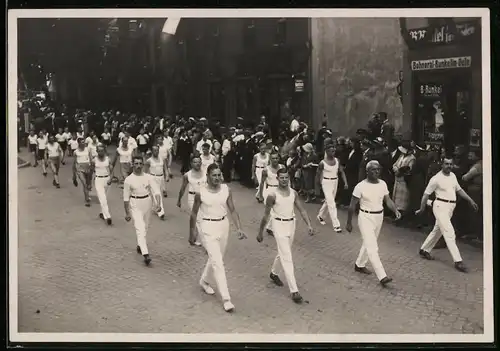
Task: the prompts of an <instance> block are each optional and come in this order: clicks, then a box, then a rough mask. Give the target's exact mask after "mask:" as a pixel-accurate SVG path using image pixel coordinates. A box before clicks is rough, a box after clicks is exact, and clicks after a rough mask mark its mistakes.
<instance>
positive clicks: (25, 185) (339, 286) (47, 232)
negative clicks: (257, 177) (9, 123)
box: [18, 158, 484, 333]
mask: <svg viewBox="0 0 500 351" xmlns="http://www.w3.org/2000/svg"><path fill="white" fill-rule="evenodd" d="M25 159H26V160H28V158H25ZM18 179H19V181H18V185H19V193H18V196H19V256H18V257H19V268H18V271H19V332H75V333H77V332H88V333H97V332H99V333H117V332H120V333H483V327H484V326H483V274H482V273H483V269H482V264H483V260H482V252H481V250H479V249H476V248H473V247H470V246H468V245H464V244H460V243H459V247H460V250H461V253H462V255H463V258H464V262H465V263H466V264H467V266H468V267H469V269H470V272H469V273H468V274H463V273H459V272H457V271H456V270H455V269H454V268H453V262H452V259H451V257H450V254H449V252H448V251H447V250H446V249H445V250H435V251H434V252H433V253H434V255H435V256H436V260H435V261H425V260H422V259H421V258H420V257H419V255H418V250H419V246H420V244H421V243H422V241H423V240H424V236H423V235H422V234H420V233H417V232H412V231H409V230H406V229H400V228H396V227H394V226H392V225H390V224H385V225H384V228H383V229H382V234H381V237H380V240H379V246H380V254H381V258H382V262H383V263H384V265H385V268H386V271H387V273H388V275H389V276H391V277H392V278H393V279H394V282H393V284H392V285H391V287H389V288H387V289H383V288H382V287H381V286H380V285H379V284H378V281H377V279H376V278H375V276H374V275H371V276H364V275H360V274H359V273H356V272H354V261H355V259H356V256H357V254H358V251H359V248H360V245H361V239H360V235H359V231H358V229H357V221H354V222H353V223H354V231H353V233H347V232H346V231H345V230H344V232H343V233H340V234H336V233H334V232H333V230H332V229H331V225H330V223H329V222H328V225H327V226H324V227H323V226H321V225H319V223H318V222H317V221H316V219H315V217H316V213H317V211H318V209H319V205H317V204H314V205H306V207H307V209H308V212H309V215H310V216H311V219H312V220H313V223H314V226H315V228H316V230H317V233H316V235H315V236H312V237H310V236H308V235H307V230H306V227H305V225H304V223H303V221H302V220H301V219H299V220H298V228H297V235H296V237H295V243H294V245H295V246H294V250H293V254H294V263H295V268H296V278H297V282H298V284H299V288H300V291H301V293H302V295H303V297H304V299H305V300H306V303H304V304H303V305H296V304H294V303H293V302H292V301H291V299H290V298H289V294H288V289H287V287H286V285H285V287H281V288H280V287H277V286H275V285H274V284H273V283H272V282H271V281H270V280H269V270H270V266H271V264H272V261H273V259H274V256H275V254H276V251H275V250H276V244H275V241H274V239H273V238H272V237H265V239H264V242H263V243H261V244H259V243H257V241H256V240H255V236H256V234H257V230H258V225H259V223H260V219H261V216H262V214H263V206H262V205H259V204H257V202H256V201H255V199H254V191H251V190H248V189H244V188H242V187H241V186H240V185H239V184H236V183H233V184H231V185H230V186H231V188H232V189H233V192H234V202H235V205H236V208H237V210H238V212H239V213H240V217H241V220H242V223H243V226H244V229H245V231H246V233H247V235H248V239H247V240H245V241H238V240H237V239H236V236H235V235H233V236H232V237H231V238H230V240H229V244H228V249H227V254H226V257H225V264H226V270H227V277H228V283H229V290H230V292H231V295H232V299H233V303H234V304H235V306H236V310H235V312H234V313H233V314H227V313H225V312H224V311H223V309H222V306H221V303H220V301H219V300H218V297H217V295H216V297H213V296H207V295H205V294H204V293H203V292H202V291H201V289H200V287H199V286H198V280H199V276H200V274H201V270H202V268H203V265H204V263H205V260H206V258H207V256H206V255H205V253H204V252H203V251H202V249H200V248H198V247H191V246H189V244H188V241H187V239H188V236H187V234H188V212H187V210H186V201H184V203H183V206H184V207H183V209H179V208H177V207H176V206H175V204H176V199H177V194H178V189H179V187H180V180H181V178H180V174H179V173H178V171H177V172H176V173H175V177H174V179H172V180H171V181H170V182H169V183H168V188H169V197H168V198H166V199H164V204H165V211H166V216H167V220H166V221H165V222H162V221H161V220H160V219H158V218H157V217H153V218H152V224H151V227H150V230H149V233H148V244H149V248H150V251H151V255H152V259H153V262H152V265H151V267H145V266H144V264H143V262H142V259H141V256H140V255H138V254H137V253H136V251H135V248H136V238H135V233H134V230H133V226H132V223H127V222H125V220H124V210H123V202H122V194H121V191H122V190H121V189H119V188H118V186H117V185H116V184H113V185H112V186H111V188H110V190H109V192H108V201H109V204H110V209H111V214H112V216H113V221H114V224H113V226H112V227H108V226H106V225H105V223H104V222H103V221H102V220H101V219H99V217H98V214H99V212H100V207H99V204H98V202H97V198H96V197H95V192H94V196H93V202H92V207H90V208H86V207H84V201H83V195H82V191H81V188H80V187H78V188H75V187H74V186H73V184H72V181H71V166H70V164H69V163H67V164H66V165H65V166H63V167H62V169H61V189H56V188H55V187H53V186H52V178H51V174H50V173H49V175H48V177H47V178H44V177H43V176H42V174H41V170H40V168H39V167H38V168H33V167H29V168H25V169H20V170H19V177H18ZM184 200H185V199H184ZM339 219H340V221H341V223H342V225H345V221H346V212H345V211H342V210H340V211H339ZM232 234H234V231H233V232H232ZM282 279H283V280H284V276H283V275H282ZM37 311H39V313H38V312H37Z"/></svg>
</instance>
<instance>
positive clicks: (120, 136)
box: [118, 132, 125, 142]
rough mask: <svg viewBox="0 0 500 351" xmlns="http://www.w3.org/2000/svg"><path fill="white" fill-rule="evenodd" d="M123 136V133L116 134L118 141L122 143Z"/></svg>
mask: <svg viewBox="0 0 500 351" xmlns="http://www.w3.org/2000/svg"><path fill="white" fill-rule="evenodd" d="M124 136H125V133H124V132H120V133H118V139H119V140H120V142H121V141H122V139H123V137H124Z"/></svg>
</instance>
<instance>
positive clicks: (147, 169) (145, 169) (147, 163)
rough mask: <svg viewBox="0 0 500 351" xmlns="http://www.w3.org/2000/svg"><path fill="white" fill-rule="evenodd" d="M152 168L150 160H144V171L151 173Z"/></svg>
mask: <svg viewBox="0 0 500 351" xmlns="http://www.w3.org/2000/svg"><path fill="white" fill-rule="evenodd" d="M150 168H151V163H150V162H149V160H146V162H144V173H149V171H150ZM149 174H151V173H149Z"/></svg>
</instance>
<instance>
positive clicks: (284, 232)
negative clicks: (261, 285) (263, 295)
mask: <svg viewBox="0 0 500 351" xmlns="http://www.w3.org/2000/svg"><path fill="white" fill-rule="evenodd" d="M277 176H278V188H277V189H276V190H275V191H273V192H271V193H270V194H269V195H268V196H267V198H266V200H265V201H266V211H265V213H264V217H263V218H262V220H261V222H260V229H259V234H258V235H257V241H258V242H259V243H260V242H262V240H263V239H264V235H263V233H264V229H266V226H267V224H268V223H269V219H270V218H271V221H272V228H273V231H274V238H275V239H276V244H277V247H278V255H276V257H275V259H274V262H273V265H272V268H271V274H270V275H269V277H270V278H271V280H272V281H273V282H274V283H275V284H276V285H278V286H283V282H282V281H281V279H280V277H279V275H278V274H277V268H278V265H279V263H281V267H283V271H284V273H285V277H286V281H287V283H288V288H289V289H290V294H291V298H292V300H293V301H294V302H295V303H301V302H302V301H303V299H302V296H301V295H300V293H299V288H298V287H297V282H296V281H295V272H294V267H293V260H292V243H293V239H294V237H295V210H294V209H295V208H296V209H297V210H298V211H299V212H300V215H301V216H302V218H303V219H304V221H305V222H306V224H307V227H308V230H309V235H313V234H314V231H313V228H312V225H311V220H310V219H309V216H308V215H307V212H306V210H305V209H304V206H303V205H302V202H301V201H300V198H299V196H298V195H297V193H296V192H295V190H293V189H291V188H290V178H289V175H288V171H287V170H286V168H284V167H282V168H280V169H279V170H278V171H277Z"/></svg>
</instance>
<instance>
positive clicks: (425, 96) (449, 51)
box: [401, 18, 482, 149]
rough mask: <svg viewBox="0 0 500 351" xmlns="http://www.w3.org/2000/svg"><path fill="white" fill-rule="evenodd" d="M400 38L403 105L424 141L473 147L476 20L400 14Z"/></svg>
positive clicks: (478, 98) (478, 108) (478, 110)
mask: <svg viewBox="0 0 500 351" xmlns="http://www.w3.org/2000/svg"><path fill="white" fill-rule="evenodd" d="M401 21H402V25H401V30H402V36H403V38H404V39H405V42H406V45H407V50H405V59H404V68H403V76H404V83H403V89H402V90H403V92H404V98H403V109H404V113H405V115H408V116H410V120H411V123H412V124H411V129H412V134H413V135H412V136H413V138H414V139H415V140H418V141H420V142H422V143H425V144H430V145H445V146H446V147H447V148H448V149H452V148H453V147H454V146H456V145H464V146H466V147H472V148H478V147H480V141H481V130H482V126H481V125H482V80H481V62H482V58H481V22H480V19H476V18H446V19H425V18H420V19H418V18H412V19H406V20H403V19H402V20H401Z"/></svg>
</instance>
